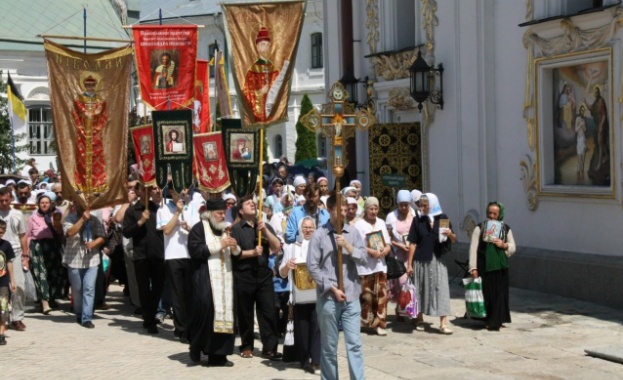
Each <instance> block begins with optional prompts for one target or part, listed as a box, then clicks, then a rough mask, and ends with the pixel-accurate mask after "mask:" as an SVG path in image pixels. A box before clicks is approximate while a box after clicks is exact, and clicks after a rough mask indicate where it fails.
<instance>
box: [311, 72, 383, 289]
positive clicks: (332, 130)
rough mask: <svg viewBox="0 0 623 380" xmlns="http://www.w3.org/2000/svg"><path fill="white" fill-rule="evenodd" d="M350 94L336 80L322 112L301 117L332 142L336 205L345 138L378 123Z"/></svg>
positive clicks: (340, 279)
mask: <svg viewBox="0 0 623 380" xmlns="http://www.w3.org/2000/svg"><path fill="white" fill-rule="evenodd" d="M349 96H350V94H349V93H348V91H346V89H345V88H344V86H343V85H342V83H340V82H335V83H334V84H333V86H332V87H331V90H329V100H330V102H329V103H327V104H325V105H324V106H323V107H322V112H318V110H317V109H315V108H314V109H312V110H311V111H310V112H309V113H307V114H306V115H305V116H303V117H302V118H301V124H303V125H304V126H305V127H307V128H308V129H310V130H311V131H312V132H316V131H321V132H322V134H323V135H324V136H325V137H326V138H328V139H329V140H330V141H331V161H330V162H331V164H332V165H333V175H334V176H335V178H336V180H335V184H336V196H337V203H336V204H337V205H338V207H339V205H341V204H342V196H341V193H340V178H341V177H342V176H343V175H344V167H345V166H346V165H347V164H348V160H347V158H346V141H347V139H349V138H351V137H354V136H355V128H359V129H360V130H362V131H363V130H367V129H368V128H370V127H371V126H372V125H374V124H375V123H376V118H375V117H374V115H373V114H372V113H371V112H370V110H368V109H359V110H357V111H355V110H354V106H353V104H352V103H349V102H347V101H346V100H347V99H348V98H349ZM336 229H337V230H338V231H340V232H341V231H342V213H340V212H338V213H337V226H336ZM338 268H340V269H339V270H338V287H339V288H340V289H342V290H343V289H344V284H343V277H342V270H341V268H342V248H341V247H338Z"/></svg>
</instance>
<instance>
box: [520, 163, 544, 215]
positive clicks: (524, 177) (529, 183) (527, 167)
mask: <svg viewBox="0 0 623 380" xmlns="http://www.w3.org/2000/svg"><path fill="white" fill-rule="evenodd" d="M519 166H520V167H521V182H523V189H524V191H525V192H526V195H527V196H528V209H530V211H536V209H537V207H539V198H538V196H537V166H536V161H532V156H530V155H529V154H526V159H525V160H522V161H521V162H520V163H519Z"/></svg>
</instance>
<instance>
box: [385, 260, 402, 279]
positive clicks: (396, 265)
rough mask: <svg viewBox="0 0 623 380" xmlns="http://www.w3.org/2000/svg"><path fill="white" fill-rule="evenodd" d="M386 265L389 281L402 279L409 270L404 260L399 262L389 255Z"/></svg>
mask: <svg viewBox="0 0 623 380" xmlns="http://www.w3.org/2000/svg"><path fill="white" fill-rule="evenodd" d="M385 264H387V279H388V280H395V279H397V278H400V277H402V275H404V274H405V273H407V268H406V267H405V263H403V262H402V260H398V259H397V258H396V256H394V255H388V256H387V257H385Z"/></svg>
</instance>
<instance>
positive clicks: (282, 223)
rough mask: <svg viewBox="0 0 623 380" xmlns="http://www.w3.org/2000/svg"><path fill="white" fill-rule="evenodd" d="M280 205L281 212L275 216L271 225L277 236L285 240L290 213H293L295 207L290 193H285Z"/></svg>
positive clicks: (271, 219)
mask: <svg viewBox="0 0 623 380" xmlns="http://www.w3.org/2000/svg"><path fill="white" fill-rule="evenodd" d="M279 203H280V204H281V210H280V211H278V212H275V213H274V214H273V216H272V218H270V221H269V223H270V225H271V226H272V227H273V230H275V235H276V236H278V237H280V238H283V234H284V233H285V231H286V223H287V221H288V217H289V216H290V211H292V207H293V206H294V197H293V196H292V194H290V193H285V194H284V195H283V196H281V199H280V200H279Z"/></svg>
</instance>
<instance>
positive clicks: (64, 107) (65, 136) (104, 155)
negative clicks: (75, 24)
mask: <svg viewBox="0 0 623 380" xmlns="http://www.w3.org/2000/svg"><path fill="white" fill-rule="evenodd" d="M44 48H45V53H46V58H47V64H48V65H47V66H48V78H49V81H50V104H51V106H52V119H53V121H54V128H53V129H54V133H55V137H56V144H57V147H58V159H59V162H60V165H59V167H60V171H61V179H62V183H63V196H64V197H65V198H66V199H70V200H72V201H74V202H76V203H78V204H80V205H81V206H82V207H84V208H85V209H87V208H91V209H96V208H100V207H104V206H109V205H112V204H115V203H121V202H127V192H126V190H125V184H126V179H127V178H126V170H127V164H128V158H127V146H128V144H127V135H128V115H129V113H128V107H129V104H130V73H131V70H132V49H131V48H130V46H125V47H121V48H118V49H110V50H106V51H103V52H99V53H94V54H84V53H82V52H77V51H73V50H71V49H68V48H66V47H64V46H62V45H59V44H55V43H53V42H51V41H48V40H45V42H44Z"/></svg>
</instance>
